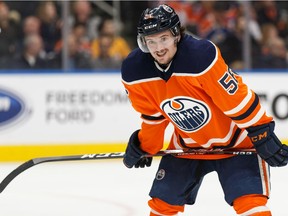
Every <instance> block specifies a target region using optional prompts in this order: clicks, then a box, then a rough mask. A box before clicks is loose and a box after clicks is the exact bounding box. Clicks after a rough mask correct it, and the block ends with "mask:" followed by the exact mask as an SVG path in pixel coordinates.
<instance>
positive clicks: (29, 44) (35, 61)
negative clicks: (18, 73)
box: [7, 34, 48, 69]
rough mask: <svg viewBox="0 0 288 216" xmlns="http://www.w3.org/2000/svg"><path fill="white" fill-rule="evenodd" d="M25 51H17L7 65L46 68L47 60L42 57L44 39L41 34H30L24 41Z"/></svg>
mask: <svg viewBox="0 0 288 216" xmlns="http://www.w3.org/2000/svg"><path fill="white" fill-rule="evenodd" d="M23 43H24V44H23V52H22V53H17V54H15V56H14V57H13V58H12V59H11V61H10V62H9V64H8V65H7V68H8V69H46V68H48V64H47V61H46V60H45V59H43V58H41V56H40V53H41V51H42V49H43V39H42V38H41V36H40V35H39V34H29V35H27V36H26V37H25V39H24V42H23Z"/></svg>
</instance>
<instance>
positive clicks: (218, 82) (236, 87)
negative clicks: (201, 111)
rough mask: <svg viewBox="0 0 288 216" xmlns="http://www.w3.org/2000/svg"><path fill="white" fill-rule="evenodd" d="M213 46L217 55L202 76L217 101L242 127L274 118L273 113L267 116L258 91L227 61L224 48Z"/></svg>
mask: <svg viewBox="0 0 288 216" xmlns="http://www.w3.org/2000/svg"><path fill="white" fill-rule="evenodd" d="M210 49H216V56H215V59H214V61H213V62H212V63H211V65H210V66H209V67H208V68H207V69H206V70H205V71H204V72H203V75H202V76H201V77H199V78H200V83H201V84H202V86H203V88H204V89H205V90H206V92H207V93H208V94H209V95H210V96H211V98H212V100H213V101H214V103H215V104H216V105H217V106H218V107H219V108H220V109H221V110H222V111H223V112H224V114H225V115H227V116H228V117H230V118H231V119H232V120H233V121H234V122H235V123H236V124H237V125H238V127H239V128H247V127H250V126H254V125H259V124H263V123H268V122H270V121H272V117H269V116H267V114H266V111H265V109H264V108H263V107H262V105H261V103H260V100H259V97H258V96H257V94H256V93H255V92H254V91H253V90H251V89H250V88H249V87H248V86H247V85H246V84H245V83H244V82H243V79H242V77H241V76H240V75H239V74H237V73H235V72H233V71H232V69H230V68H229V67H228V66H227V64H226V63H225V62H224V60H223V58H222V56H221V53H220V50H219V49H218V48H217V47H216V46H215V45H213V46H211V47H210ZM207 51H209V50H207Z"/></svg>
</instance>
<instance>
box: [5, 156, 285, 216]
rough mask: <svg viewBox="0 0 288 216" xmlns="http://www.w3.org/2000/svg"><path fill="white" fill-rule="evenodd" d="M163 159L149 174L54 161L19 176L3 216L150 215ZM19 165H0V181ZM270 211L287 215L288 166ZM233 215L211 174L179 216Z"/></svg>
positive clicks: (280, 171)
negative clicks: (153, 185)
mask: <svg viewBox="0 0 288 216" xmlns="http://www.w3.org/2000/svg"><path fill="white" fill-rule="evenodd" d="M158 163H159V159H156V160H155V159H154V161H153V165H152V167H150V168H145V169H127V168H125V167H124V166H123V165H122V161H121V160H119V159H113V160H111V159H110V160H101V161H96V160H95V161H89V162H87V161H86V162H75V161H73V162H52V163H45V164H39V165H36V166H34V167H32V168H30V169H28V170H26V171H24V172H23V173H21V174H20V175H19V176H17V177H16V178H15V179H14V180H13V181H12V182H11V183H10V184H9V185H8V186H7V188H6V189H5V190H4V191H3V192H2V193H1V194H0V215H1V216H20V215H21V216H84V215H85V216H90V215H91V216H147V215H149V207H148V206H147V201H148V199H149V196H148V192H149V189H150V186H151V183H152V180H153V178H154V175H155V172H156V169H157V166H158ZM18 165H20V163H1V164H0V179H1V180H2V179H3V178H4V177H5V176H6V175H7V174H8V173H9V172H11V171H12V170H13V169H15V168H16V167H17V166H18ZM271 172H272V195H271V199H270V200H269V205H268V206H269V207H270V208H271V210H272V211H273V215H275V216H287V215H288V210H287V207H286V203H287V194H288V187H287V182H288V167H284V168H272V170H271ZM188 215H189V216H210V215H211V216H233V215H236V214H235V213H234V211H233V209H232V208H231V207H230V206H228V205H227V204H226V202H225V201H224V197H223V193H222V190H221V187H220V184H219V182H218V179H217V175H216V174H215V173H211V174H209V175H207V176H206V177H205V179H204V182H203V185H202V187H201V189H200V191H199V194H198V199H197V201H196V204H195V205H193V206H187V207H186V209H185V212H184V213H183V214H179V216H188Z"/></svg>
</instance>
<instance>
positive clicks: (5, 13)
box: [0, 1, 19, 58]
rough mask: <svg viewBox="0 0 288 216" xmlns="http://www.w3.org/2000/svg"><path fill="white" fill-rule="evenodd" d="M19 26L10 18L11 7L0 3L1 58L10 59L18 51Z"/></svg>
mask: <svg viewBox="0 0 288 216" xmlns="http://www.w3.org/2000/svg"><path fill="white" fill-rule="evenodd" d="M18 36H19V24H18V23H17V22H15V20H13V19H11V17H10V10H9V7H8V6H7V5H6V3H5V2H3V1H2V2H0V58H9V57H10V56H12V55H13V54H14V52H15V49H16V43H17V39H18Z"/></svg>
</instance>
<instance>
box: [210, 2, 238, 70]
mask: <svg viewBox="0 0 288 216" xmlns="http://www.w3.org/2000/svg"><path fill="white" fill-rule="evenodd" d="M232 10H234V5H233V4H232V3H231V2H224V1H215V2H214V4H213V10H212V15H213V17H214V24H213V27H212V28H211V29H210V31H209V32H208V33H207V34H206V35H205V38H206V39H208V40H211V41H212V42H214V43H215V44H216V45H218V47H219V48H220V50H221V52H222V56H223V58H224V59H225V61H226V62H227V64H228V65H229V66H231V65H232V64H233V63H234V62H239V61H241V60H242V40H241V38H239V37H238V35H237V34H236V31H235V24H234V22H235V23H236V17H232V16H231V15H230V14H231V11H232ZM234 16H235V15H234ZM232 22H233V24H231V23H232Z"/></svg>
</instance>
